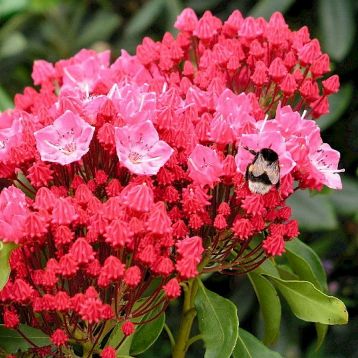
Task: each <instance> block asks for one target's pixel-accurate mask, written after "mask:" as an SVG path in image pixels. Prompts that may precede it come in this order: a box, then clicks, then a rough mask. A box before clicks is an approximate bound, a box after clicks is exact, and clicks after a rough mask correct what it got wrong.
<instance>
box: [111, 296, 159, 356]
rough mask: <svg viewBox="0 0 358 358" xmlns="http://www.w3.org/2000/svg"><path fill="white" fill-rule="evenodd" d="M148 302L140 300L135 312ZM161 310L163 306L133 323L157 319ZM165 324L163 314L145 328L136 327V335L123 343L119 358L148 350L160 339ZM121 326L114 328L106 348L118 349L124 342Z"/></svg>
mask: <svg viewBox="0 0 358 358" xmlns="http://www.w3.org/2000/svg"><path fill="white" fill-rule="evenodd" d="M147 300H148V298H141V299H140V300H138V301H137V302H136V303H135V304H134V309H133V310H135V309H136V308H138V307H140V306H141V305H143V304H145V302H146V301H147ZM161 309H162V305H159V306H157V307H156V308H155V309H153V310H152V311H150V312H148V313H147V314H145V315H143V316H140V317H138V318H135V319H133V320H132V321H133V322H134V323H140V322H145V321H148V320H150V319H151V318H153V317H155V316H156V315H157V314H158V312H159V311H160V310H161ZM164 322H165V316H164V313H162V314H161V315H159V317H157V318H156V319H154V320H153V321H152V322H150V323H146V324H144V325H143V326H141V325H136V331H135V333H134V334H132V335H130V336H129V337H127V338H126V339H125V340H124V341H123V343H122V344H121V346H120V347H119V348H118V350H117V357H119V356H123V355H125V356H126V355H130V354H139V353H141V352H144V351H145V350H147V349H148V348H149V347H150V346H151V345H152V344H153V343H154V342H155V341H156V340H157V338H158V337H159V335H160V333H161V331H162V330H163V327H164ZM121 326H122V322H121V323H119V324H117V325H116V326H115V327H114V329H113V331H112V333H111V335H110V336H109V339H108V342H107V344H106V346H111V347H116V346H118V344H119V342H121V341H122V339H123V337H124V335H123V332H122V329H121ZM132 345H133V346H132Z"/></svg>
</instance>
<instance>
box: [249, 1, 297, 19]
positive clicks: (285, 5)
mask: <svg viewBox="0 0 358 358" xmlns="http://www.w3.org/2000/svg"><path fill="white" fill-rule="evenodd" d="M294 2H295V0H261V1H259V2H258V3H256V5H255V6H254V7H253V8H252V9H251V10H250V13H249V15H250V16H254V17H260V16H262V17H264V18H265V19H266V20H268V19H269V18H270V17H271V15H272V13H273V12H275V11H280V12H282V13H284V12H285V11H287V10H288V9H289V8H290V6H291V5H293V3H294Z"/></svg>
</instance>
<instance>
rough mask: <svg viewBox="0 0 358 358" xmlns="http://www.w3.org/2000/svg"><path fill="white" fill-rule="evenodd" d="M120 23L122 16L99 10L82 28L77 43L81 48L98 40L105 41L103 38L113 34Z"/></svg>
mask: <svg viewBox="0 0 358 358" xmlns="http://www.w3.org/2000/svg"><path fill="white" fill-rule="evenodd" d="M120 23H121V18H120V17H119V16H118V15H116V14H113V13H110V12H108V11H104V10H103V11H99V12H97V13H96V15H95V16H94V17H93V18H91V20H90V21H88V22H87V24H86V25H85V26H84V27H83V29H82V30H81V35H80V36H79V38H78V39H77V41H78V44H77V45H78V46H79V47H80V48H81V47H88V46H91V45H92V44H93V43H95V42H96V41H101V40H102V41H103V39H105V38H107V37H109V36H110V35H112V33H113V32H114V31H115V30H116V29H117V28H118V27H119V25H120Z"/></svg>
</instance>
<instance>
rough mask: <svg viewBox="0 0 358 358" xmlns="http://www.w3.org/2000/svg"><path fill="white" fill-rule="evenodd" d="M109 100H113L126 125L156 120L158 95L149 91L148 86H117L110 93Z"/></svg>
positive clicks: (129, 84) (128, 84)
mask: <svg viewBox="0 0 358 358" xmlns="http://www.w3.org/2000/svg"><path fill="white" fill-rule="evenodd" d="M108 98H110V99H111V100H112V102H113V104H114V107H115V108H116V110H117V112H118V115H119V116H120V117H121V118H122V119H123V120H124V122H125V123H128V124H135V123H139V122H144V121H145V120H151V121H152V120H153V119H154V113H155V109H156V95H155V92H149V91H148V86H141V87H140V86H137V85H136V84H131V83H127V84H125V85H122V86H118V85H117V84H115V85H114V86H113V87H112V88H111V90H110V91H109V93H108Z"/></svg>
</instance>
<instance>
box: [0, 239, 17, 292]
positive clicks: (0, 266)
mask: <svg viewBox="0 0 358 358" xmlns="http://www.w3.org/2000/svg"><path fill="white" fill-rule="evenodd" d="M16 246H17V245H16V244H14V243H12V242H8V243H3V242H2V241H0V290H2V289H3V288H4V286H5V285H6V282H7V281H8V279H9V276H10V272H11V268H10V264H9V259H10V255H11V252H12V250H14V249H15V248H16Z"/></svg>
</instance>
